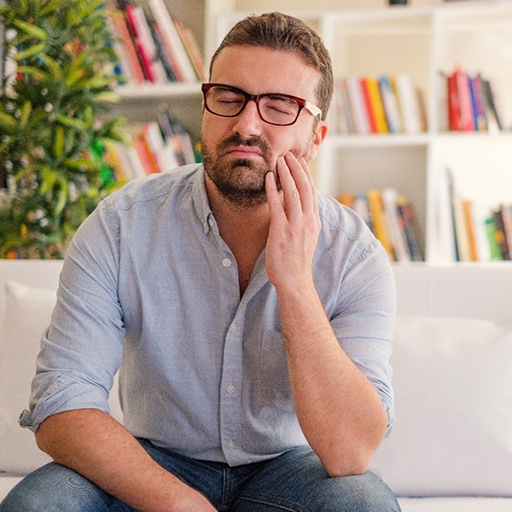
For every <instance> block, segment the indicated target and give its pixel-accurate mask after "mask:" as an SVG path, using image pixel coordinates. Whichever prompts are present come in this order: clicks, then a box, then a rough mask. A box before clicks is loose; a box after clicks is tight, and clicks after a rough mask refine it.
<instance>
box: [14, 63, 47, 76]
mask: <svg viewBox="0 0 512 512" xmlns="http://www.w3.org/2000/svg"><path fill="white" fill-rule="evenodd" d="M16 72H17V73H20V74H22V75H30V76H34V77H39V76H41V77H42V78H48V73H46V71H44V70H42V69H41V68H36V67H34V66H18V67H17V68H16Z"/></svg>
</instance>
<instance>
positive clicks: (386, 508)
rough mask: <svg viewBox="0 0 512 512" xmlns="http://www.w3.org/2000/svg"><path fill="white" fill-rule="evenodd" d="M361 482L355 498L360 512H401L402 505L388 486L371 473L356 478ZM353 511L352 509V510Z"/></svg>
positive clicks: (356, 488)
mask: <svg viewBox="0 0 512 512" xmlns="http://www.w3.org/2000/svg"><path fill="white" fill-rule="evenodd" d="M355 478H356V479H357V480H359V481H358V482H357V484H356V486H355V488H354V493H353V498H354V501H355V503H357V505H356V506H355V507H354V509H353V510H357V511H360V512H400V505H399V504H398V501H397V499H396V497H395V495H394V493H393V491H392V490H391V489H390V488H389V487H388V485H387V484H386V483H385V482H384V481H382V480H381V479H380V478H379V477H378V476H376V475H374V474H373V473H371V472H369V471H368V472H367V473H365V474H364V475H361V476H359V477H355ZM350 510H352V509H350Z"/></svg>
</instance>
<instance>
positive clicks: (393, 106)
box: [379, 75, 402, 133]
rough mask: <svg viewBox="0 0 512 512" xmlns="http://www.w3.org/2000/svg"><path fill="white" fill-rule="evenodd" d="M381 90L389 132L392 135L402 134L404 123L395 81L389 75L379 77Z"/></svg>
mask: <svg viewBox="0 0 512 512" xmlns="http://www.w3.org/2000/svg"><path fill="white" fill-rule="evenodd" d="M379 89H380V95H381V98H382V104H383V107H384V114H385V116H386V123H387V126H388V130H389V132H390V133H400V132H401V131H402V121H401V118H400V117H401V116H400V109H399V107H398V98H397V97H396V88H395V86H394V79H393V78H392V77H391V78H390V77H389V76H388V75H381V76H380V77H379Z"/></svg>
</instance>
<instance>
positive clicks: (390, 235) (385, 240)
mask: <svg viewBox="0 0 512 512" xmlns="http://www.w3.org/2000/svg"><path fill="white" fill-rule="evenodd" d="M338 200H339V201H340V202H341V203H342V204H344V205H345V206H348V207H349V208H352V209H353V210H354V211H355V212H356V213H358V214H359V215H360V216H361V217H362V218H363V219H364V221H365V222H366V224H367V225H368V226H369V228H370V229H371V230H372V232H373V233H374V235H375V236H376V237H377V238H378V239H379V240H380V242H381V244H382V246H383V247H384V249H385V250H386V252H387V253H388V255H389V257H390V259H391V261H396V262H410V261H423V255H422V251H421V248H420V243H419V240H420V237H419V230H418V226H417V222H416V218H415V214H414V209H413V207H412V205H411V203H410V202H409V201H408V200H407V199H406V198H405V197H404V196H403V195H401V194H399V193H398V192H397V190H396V189H394V188H392V187H387V188H385V189H382V190H378V189H371V190H368V191H366V192H360V193H357V194H351V193H343V194H340V196H339V197H338Z"/></svg>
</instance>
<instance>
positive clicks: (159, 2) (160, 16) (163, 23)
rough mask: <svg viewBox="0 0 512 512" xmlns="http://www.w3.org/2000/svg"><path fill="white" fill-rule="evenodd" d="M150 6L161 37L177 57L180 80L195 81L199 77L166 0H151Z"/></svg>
mask: <svg viewBox="0 0 512 512" xmlns="http://www.w3.org/2000/svg"><path fill="white" fill-rule="evenodd" d="M149 7H150V8H151V12H152V13H153V16H154V18H155V21H156V24H157V26H158V29H159V33H160V37H161V38H162V42H163V43H164V46H165V48H166V50H167V52H168V54H170V55H173V56H174V57H175V60H176V63H177V64H178V67H177V68H176V69H175V71H176V76H177V77H178V80H180V81H184V82H195V81H197V77H196V74H195V71H194V68H193V67H192V64H191V62H190V59H189V58H188V55H187V52H186V50H185V48H184V46H183V43H182V42H181V39H180V36H179V34H178V31H177V29H176V25H175V24H174V21H173V19H172V17H171V15H170V13H169V11H168V9H167V6H166V5H165V2H164V0H149Z"/></svg>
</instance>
